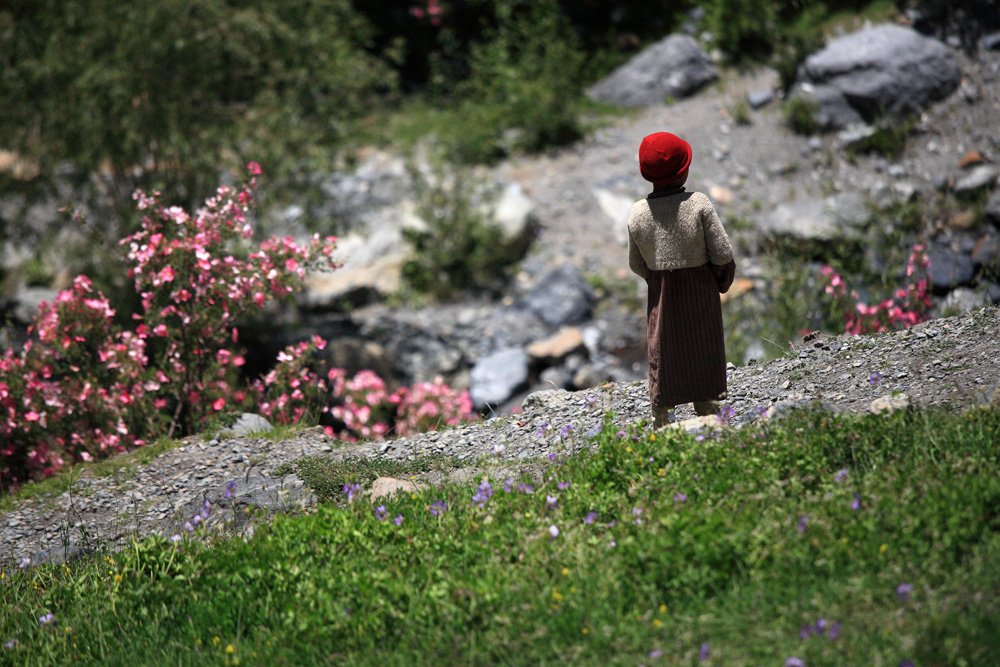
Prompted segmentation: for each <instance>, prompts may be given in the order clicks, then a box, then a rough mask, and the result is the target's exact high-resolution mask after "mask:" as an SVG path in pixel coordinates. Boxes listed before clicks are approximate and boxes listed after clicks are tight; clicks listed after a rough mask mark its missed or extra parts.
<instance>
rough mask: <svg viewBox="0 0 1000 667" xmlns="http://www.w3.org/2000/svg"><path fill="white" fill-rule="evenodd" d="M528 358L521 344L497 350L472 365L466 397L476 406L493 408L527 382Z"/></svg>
mask: <svg viewBox="0 0 1000 667" xmlns="http://www.w3.org/2000/svg"><path fill="white" fill-rule="evenodd" d="M529 366H530V359H529V358H528V354H527V353H526V352H525V351H524V350H522V349H521V348H507V349H504V350H498V351H497V352H494V353H493V354H490V355H489V356H486V357H483V358H482V359H480V360H479V361H477V362H476V364H475V365H474V366H473V367H472V372H471V378H470V386H469V397H470V398H471V399H472V405H473V406H474V407H475V408H476V409H477V410H483V409H485V408H497V407H499V406H500V405H502V404H503V403H505V402H506V401H507V399H509V398H510V397H511V396H513V395H514V394H515V393H517V392H518V391H519V390H521V389H523V388H524V387H525V386H527V383H528V371H529Z"/></svg>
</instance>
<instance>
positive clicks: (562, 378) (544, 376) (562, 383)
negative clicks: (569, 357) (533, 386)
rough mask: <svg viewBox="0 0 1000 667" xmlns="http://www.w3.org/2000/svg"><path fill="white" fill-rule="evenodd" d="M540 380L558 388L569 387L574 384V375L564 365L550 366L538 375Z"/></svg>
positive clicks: (544, 383)
mask: <svg viewBox="0 0 1000 667" xmlns="http://www.w3.org/2000/svg"><path fill="white" fill-rule="evenodd" d="M538 382H539V384H542V385H548V386H550V387H555V388H556V389H569V388H570V387H571V386H572V384H573V377H572V376H571V375H570V374H569V372H568V371H567V370H566V369H565V368H563V367H562V366H549V367H548V368H546V369H545V370H544V371H542V372H541V373H540V374H539V375H538Z"/></svg>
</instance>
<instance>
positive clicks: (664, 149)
mask: <svg viewBox="0 0 1000 667" xmlns="http://www.w3.org/2000/svg"><path fill="white" fill-rule="evenodd" d="M689 166H691V144H689V143H688V142H686V141H684V140H683V139H681V138H680V137H678V136H677V135H675V134H670V133H669V132H656V133H655V134H651V135H649V136H648V137H646V138H645V139H643V140H642V144H640V145H639V173H640V174H642V177H643V178H645V179H646V180H647V181H650V182H651V183H656V184H659V183H670V182H671V181H676V180H678V179H681V178H687V173H688V167H689Z"/></svg>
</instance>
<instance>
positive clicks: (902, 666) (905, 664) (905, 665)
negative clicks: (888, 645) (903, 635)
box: [899, 660, 913, 667]
mask: <svg viewBox="0 0 1000 667" xmlns="http://www.w3.org/2000/svg"><path fill="white" fill-rule="evenodd" d="M899 667H913V661H912V660H903V661H901V662H900V663H899Z"/></svg>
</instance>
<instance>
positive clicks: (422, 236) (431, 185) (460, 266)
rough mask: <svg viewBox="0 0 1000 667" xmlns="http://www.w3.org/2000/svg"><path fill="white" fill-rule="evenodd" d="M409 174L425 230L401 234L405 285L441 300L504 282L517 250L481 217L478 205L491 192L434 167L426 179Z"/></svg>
mask: <svg viewBox="0 0 1000 667" xmlns="http://www.w3.org/2000/svg"><path fill="white" fill-rule="evenodd" d="M410 171H411V175H412V177H413V182H414V186H415V189H416V194H417V198H418V202H419V203H418V213H419V215H420V217H421V218H422V219H423V220H424V221H426V222H427V227H426V228H423V229H407V230H405V231H404V236H405V237H406V239H407V241H408V242H409V243H410V246H411V248H412V254H411V255H412V256H411V258H410V259H409V260H408V261H407V262H406V264H405V265H404V266H403V276H404V277H405V278H406V281H407V283H408V284H409V286H410V287H411V288H412V289H413V290H415V291H416V292H418V293H423V294H430V295H432V296H434V297H437V298H445V297H448V296H450V295H452V294H454V293H455V292H458V291H461V290H469V289H472V290H475V289H495V288H498V287H499V286H501V285H503V284H504V283H506V281H507V279H508V278H509V276H510V272H511V270H512V268H513V266H514V264H515V262H516V261H517V259H519V258H520V256H521V254H522V252H519V251H518V250H519V249H518V248H514V247H511V246H510V244H508V243H507V242H506V241H505V239H504V232H503V230H502V229H501V228H500V227H498V226H497V225H494V224H491V223H490V222H489V221H488V220H487V219H486V215H485V213H484V212H483V205H482V204H484V203H487V202H488V200H489V199H490V197H491V193H489V192H487V191H485V190H484V188H482V187H480V188H475V185H474V184H471V183H469V182H468V180H467V179H466V177H465V176H463V174H462V171H461V170H454V171H451V172H448V171H446V169H445V168H444V167H443V166H440V165H439V166H438V167H436V168H435V170H434V173H433V174H432V175H431V176H429V177H427V176H424V175H423V174H421V173H420V172H419V171H418V170H416V169H411V170H410ZM476 190H478V192H477V191H476ZM474 198H479V199H482V200H485V201H483V202H476V201H474Z"/></svg>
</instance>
